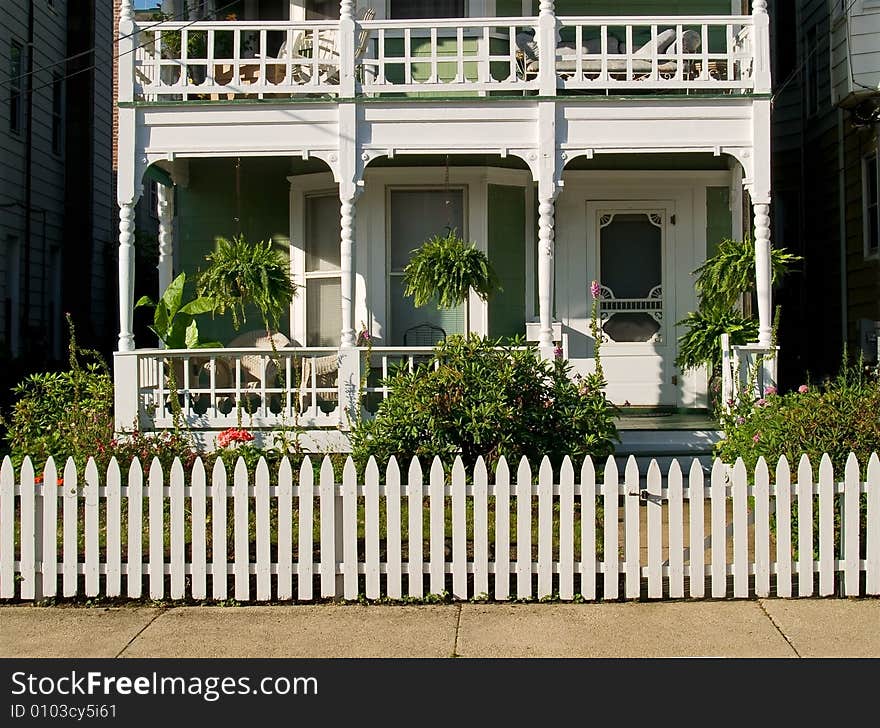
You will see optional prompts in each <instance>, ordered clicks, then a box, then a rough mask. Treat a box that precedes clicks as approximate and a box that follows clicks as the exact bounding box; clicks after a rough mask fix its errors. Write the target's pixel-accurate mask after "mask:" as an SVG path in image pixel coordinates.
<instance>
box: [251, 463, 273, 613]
mask: <svg viewBox="0 0 880 728" xmlns="http://www.w3.org/2000/svg"><path fill="white" fill-rule="evenodd" d="M254 496H255V501H256V502H255V503H254V506H255V510H256V512H257V520H256V540H257V567H256V571H257V601H260V602H267V601H269V599H271V598H272V548H271V538H272V530H271V525H270V523H269V465H268V464H267V463H266V459H265V458H262V457H261V458H260V460H259V462H258V463H257V472H256V474H255V478H254Z"/></svg>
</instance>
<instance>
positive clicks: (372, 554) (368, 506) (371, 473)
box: [364, 457, 380, 599]
mask: <svg viewBox="0 0 880 728" xmlns="http://www.w3.org/2000/svg"><path fill="white" fill-rule="evenodd" d="M364 550H365V556H366V595H367V599H378V598H379V594H380V589H379V466H378V464H377V463H376V460H375V458H373V457H371V458H370V461H369V462H368V463H367V471H366V473H365V481H364Z"/></svg>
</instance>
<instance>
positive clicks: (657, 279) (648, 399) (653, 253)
mask: <svg viewBox="0 0 880 728" xmlns="http://www.w3.org/2000/svg"><path fill="white" fill-rule="evenodd" d="M674 210H675V208H674V204H673V203H672V202H670V201H625V202H591V203H588V205H587V230H588V240H587V244H588V250H590V251H592V252H593V255H592V256H588V260H589V259H590V258H592V261H591V267H592V271H588V276H590V277H592V278H595V279H596V280H598V281H599V284H600V286H601V295H600V300H599V323H600V326H601V331H602V337H603V339H602V345H601V350H600V351H601V357H602V364H603V369H604V372H605V378H606V380H607V382H608V389H607V392H608V396H609V397H610V399H611V400H612V401H613V402H614V403H615V404H618V405H624V406H626V405H633V406H645V405H647V406H676V405H677V404H678V391H679V388H678V387H677V386H676V382H675V379H674V376H675V373H674V369H673V366H674V360H675V340H674V334H675V329H674V324H675V320H674V316H675V314H674V312H675V310H676V308H675V300H674V294H675V291H674V287H673V286H672V285H669V282H670V281H673V280H674V276H673V275H672V273H673V271H674V268H673V260H672V258H673V250H674V248H675V246H674V240H673V230H674V227H673V226H672V221H673V220H674V214H675V212H674Z"/></svg>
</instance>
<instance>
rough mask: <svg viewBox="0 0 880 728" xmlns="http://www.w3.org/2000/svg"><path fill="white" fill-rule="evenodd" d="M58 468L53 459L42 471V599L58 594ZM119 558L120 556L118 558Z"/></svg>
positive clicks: (50, 459)
mask: <svg viewBox="0 0 880 728" xmlns="http://www.w3.org/2000/svg"><path fill="white" fill-rule="evenodd" d="M59 492H60V490H59V488H58V468H57V467H56V465H55V460H54V458H51V457H50V458H49V459H48V460H47V461H46V467H45V468H44V469H43V549H42V557H43V568H42V573H43V583H42V590H43V596H44V597H54V596H55V595H56V594H57V593H58V493H59ZM120 551H121V547H120ZM120 558H121V556H120Z"/></svg>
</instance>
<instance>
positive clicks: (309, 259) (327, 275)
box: [305, 191, 342, 346]
mask: <svg viewBox="0 0 880 728" xmlns="http://www.w3.org/2000/svg"><path fill="white" fill-rule="evenodd" d="M305 207H306V239H305V259H306V265H305V278H306V346H338V345H339V336H340V332H341V331H342V275H341V273H340V270H339V266H340V260H339V259H340V250H339V242H340V239H341V237H342V228H341V222H340V217H339V195H338V193H337V192H336V191H333V192H325V193H321V194H316V195H308V196H307V197H306V200H305Z"/></svg>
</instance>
